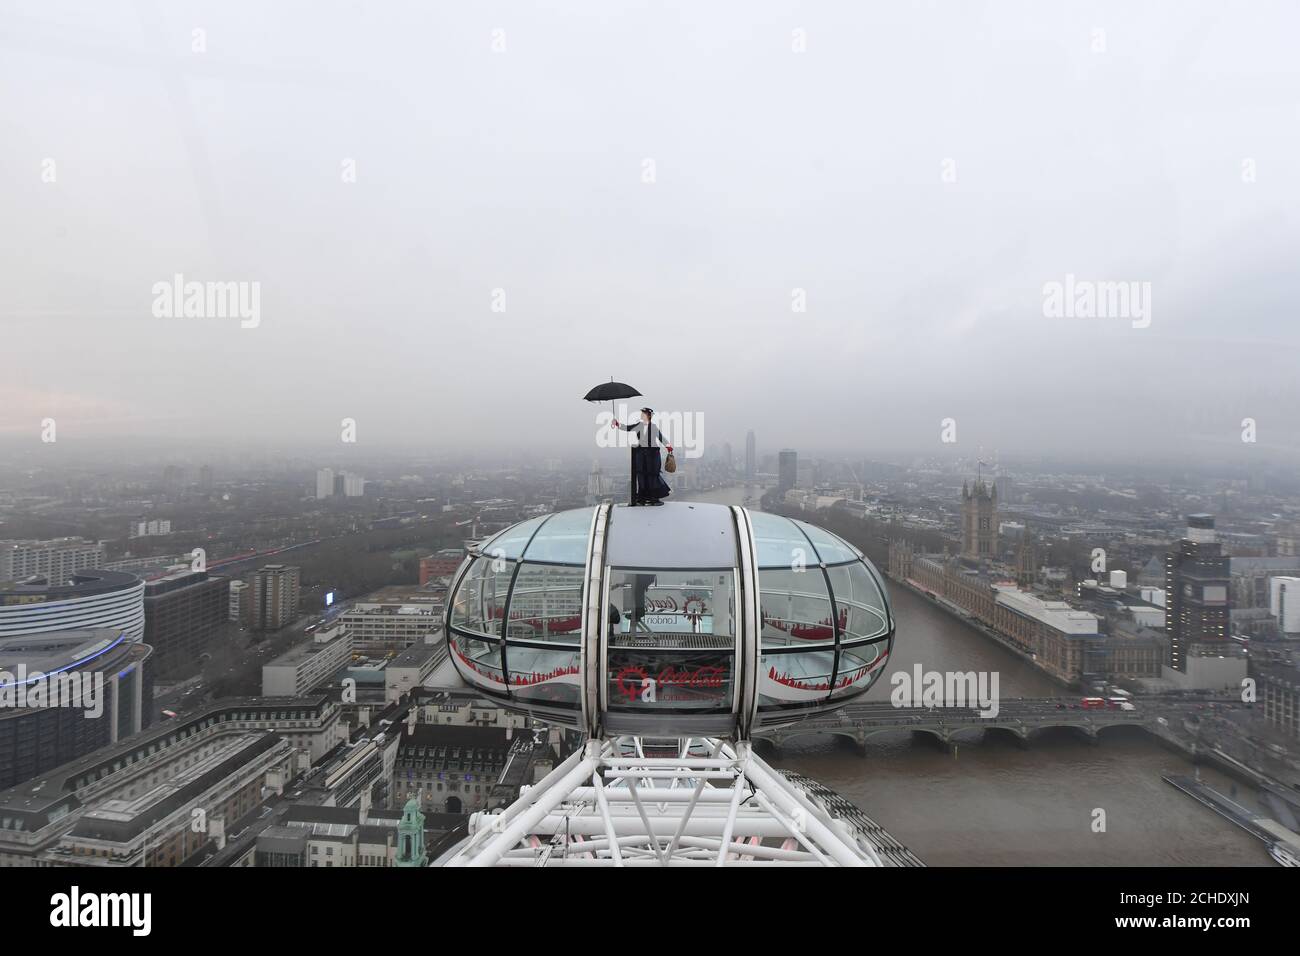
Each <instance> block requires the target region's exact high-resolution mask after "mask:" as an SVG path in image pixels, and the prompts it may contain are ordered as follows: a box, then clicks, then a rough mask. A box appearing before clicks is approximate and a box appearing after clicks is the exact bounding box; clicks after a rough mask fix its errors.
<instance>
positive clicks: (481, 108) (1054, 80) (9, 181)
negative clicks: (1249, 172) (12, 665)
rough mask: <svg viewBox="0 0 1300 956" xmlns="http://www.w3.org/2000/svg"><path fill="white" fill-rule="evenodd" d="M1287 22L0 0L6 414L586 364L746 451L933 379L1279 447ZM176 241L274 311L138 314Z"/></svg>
mask: <svg viewBox="0 0 1300 956" xmlns="http://www.w3.org/2000/svg"><path fill="white" fill-rule="evenodd" d="M535 6H537V7H544V9H535V8H534V7H535ZM1298 28H1300V8H1297V6H1296V5H1295V4H1294V3H1293V2H1277V3H1264V2H1252V3H1249V4H1234V3H1228V2H1226V0H1220V2H1205V3H1189V2H1184V0H1178V2H1174V0H1170V2H1165V3H1142V4H1133V3H1131V2H1116V3H1043V2H1019V3H1016V2H1001V3H987V4H981V3H973V2H957V0H953V2H944V3H902V2H898V3H873V4H857V3H849V2H822V3H807V4H798V3H776V2H733V3H700V2H683V3H619V2H611V3H597V2H595V0H591V2H587V3H548V4H539V5H532V4H524V3H478V2H475V3H398V2H382V0H375V2H365V3H361V2H355V3H351V2H334V3H323V2H283V0H278V2H271V0H258V2H252V0H220V2H217V0H213V2H162V0H138V2H120V0H100V2H94V3H92V2H85V3H81V4H76V3H61V2H54V0H36V2H15V0H5V2H4V3H3V4H0V144H3V148H0V222H3V228H2V229H0V323H2V326H3V329H2V331H3V335H2V337H0V437H3V439H4V440H6V441H8V442H11V443H12V442H31V443H36V442H39V433H40V422H41V420H42V419H44V418H47V417H52V418H54V419H55V420H56V421H57V422H58V428H59V441H60V443H65V442H75V441H78V440H83V439H84V440H91V439H104V438H106V437H111V436H123V437H148V438H151V439H157V438H171V437H175V438H178V439H179V438H185V439H189V440H194V439H195V438H196V437H199V438H203V437H210V438H211V439H212V440H214V441H215V440H222V441H238V440H240V439H248V440H252V441H258V442H277V441H281V442H284V443H286V445H287V444H289V443H295V444H309V445H310V444H317V443H320V444H326V443H329V442H333V441H337V436H338V434H339V423H340V420H341V419H343V418H345V417H349V418H353V419H355V420H356V421H357V423H358V437H359V441H360V442H370V443H374V444H376V445H405V446H410V447H416V448H422V449H428V448H430V447H484V448H490V447H500V446H503V445H507V444H514V445H519V446H521V447H529V448H532V447H537V448H543V447H555V448H557V449H564V450H571V449H580V448H581V447H582V446H583V444H584V443H586V444H590V443H591V435H592V433H593V422H594V418H593V415H594V412H595V411H596V409H593V408H592V407H591V406H589V405H586V404H585V403H583V402H581V401H580V400H579V399H580V397H581V395H582V394H583V393H584V392H585V391H586V390H587V389H588V388H589V387H590V386H592V385H595V384H596V383H598V382H601V381H606V380H608V379H609V377H610V376H613V377H615V378H617V379H619V380H621V381H626V382H630V383H631V384H633V385H635V386H637V387H638V388H639V389H640V390H641V391H642V392H643V393H644V394H645V396H646V400H647V401H649V402H650V403H651V404H653V405H655V406H656V407H657V408H662V409H672V410H679V411H684V412H690V413H693V414H699V415H701V416H703V419H704V422H705V425H704V428H705V437H706V440H708V441H710V442H713V441H716V442H722V441H730V442H732V443H733V445H734V446H735V450H736V452H737V453H741V452H742V450H743V441H744V434H745V431H746V429H749V428H753V429H755V431H757V432H758V433H759V441H760V446H761V451H765V452H770V451H771V450H773V449H774V448H776V447H780V446H785V445H791V446H796V447H800V446H802V447H809V446H817V447H823V448H835V447H843V448H844V449H846V450H848V451H852V452H854V453H863V452H869V451H871V450H873V449H878V448H879V449H915V450H917V451H931V452H939V451H940V450H942V447H943V446H941V445H940V422H941V420H942V419H944V418H948V417H952V418H954V419H956V421H957V436H958V443H959V446H960V449H961V450H962V451H965V452H967V453H969V452H972V451H973V450H974V448H975V447H976V446H983V447H996V448H999V449H1001V450H1003V451H1005V452H1007V453H1032V452H1034V451H1037V450H1041V451H1044V452H1048V451H1064V450H1072V451H1083V452H1089V451H1095V452H1096V453H1097V454H1106V455H1116V454H1130V455H1133V456H1135V457H1141V456H1143V455H1147V454H1154V453H1161V454H1165V453H1175V452H1185V453H1188V454H1192V455H1196V454H1199V453H1201V452H1202V451H1204V452H1205V453H1207V454H1209V453H1213V454H1214V455H1216V456H1223V455H1249V454H1257V453H1261V452H1263V453H1280V452H1288V451H1290V450H1291V449H1294V448H1295V447H1296V445H1297V423H1296V414H1295V413H1296V409H1297V408H1300V401H1298V399H1300V394H1298V393H1300V386H1297V379H1298V378H1300V376H1298V375H1297V368H1298V367H1300V363H1298V362H1297V358H1298V349H1297V346H1298V345H1300V334H1298V333H1297V331H1296V323H1297V318H1298V310H1297V303H1298V302H1300V278H1298V277H1297V269H1296V253H1297V250H1298V249H1300V241H1298V239H1300V236H1298V235H1297V233H1298V231H1300V225H1298V222H1297V209H1298V206H1297V199H1298V198H1300V184H1298V183H1297V176H1296V173H1297V171H1300V58H1297V57H1296V56H1295V36H1296V35H1297V29H1298ZM196 29H197V30H201V31H203V33H202V36H203V42H204V43H205V44H206V50H204V51H199V52H196V51H195V49H194V45H195V37H196V34H195V33H194V31H195V30H196ZM496 30H499V31H502V32H501V33H495V34H494V31H496ZM795 30H802V31H805V33H804V36H806V52H803V53H796V52H794V51H793V50H792V44H793V42H794V39H795V34H794V32H793V31H795ZM1097 31H1103V33H1101V34H1099V33H1098V32H1097ZM1099 37H1102V38H1103V42H1104V50H1102V51H1098V50H1097V49H1096V48H1097V46H1098V38H1099ZM502 40H504V45H505V49H504V52H496V51H494V49H493V45H494V42H495V43H496V44H497V45H498V46H499V45H500V43H501V42H502ZM647 159H650V160H653V162H654V167H655V173H656V181H655V182H654V183H653V184H647V183H645V182H643V181H642V180H643V171H644V168H645V167H644V161H645V160H647ZM50 160H53V165H52V167H51V165H50V163H49V161H50ZM348 160H351V161H353V162H354V163H355V167H354V168H355V182H346V181H344V176H343V169H344V164H345V162H346V161H348ZM949 160H951V161H952V162H951V163H947V161H949ZM1245 163H1249V164H1250V165H1251V166H1252V168H1253V170H1254V179H1253V181H1243V170H1244V169H1245V168H1246V167H1245V166H1244V165H1243V164H1245ZM51 168H52V169H53V170H54V173H55V175H54V181H52V182H50V181H45V180H46V179H47V178H48V170H50V169H51ZM953 169H955V172H956V180H955V182H954V181H945V178H944V173H945V171H946V170H947V171H951V170H953ZM43 173H45V174H46V175H45V176H44V177H43ZM949 178H951V177H949ZM178 273H179V274H182V275H183V276H184V277H185V279H186V280H187V281H200V282H206V281H215V282H249V283H251V282H257V283H259V284H260V296H261V299H260V324H258V326H257V327H256V328H241V327H240V321H239V319H238V318H218V317H204V318H185V317H170V318H169V317H156V316H155V315H154V314H153V312H152V311H151V306H152V305H153V303H154V294H153V292H152V291H151V290H152V289H153V288H154V286H155V284H156V283H159V282H170V281H172V278H173V276H174V275H176V274H178ZM1067 274H1073V275H1075V276H1076V277H1078V278H1080V279H1085V280H1101V281H1121V280H1131V281H1136V282H1149V283H1150V284H1151V297H1152V298H1151V323H1150V326H1149V327H1148V328H1133V327H1132V324H1131V323H1130V322H1129V321H1128V320H1127V319H1124V318H1118V319H1116V318H1109V319H1101V318H1094V319H1086V318H1063V319H1055V318H1046V317H1045V316H1044V314H1043V286H1044V283H1047V282H1052V281H1062V280H1064V278H1065V276H1066V275H1067ZM495 289H503V290H504V291H505V304H506V311H505V312H504V313H498V312H493V311H492V303H493V298H492V297H493V290H495ZM794 289H803V290H805V292H806V297H807V311H806V312H804V313H796V312H792V310H791V302H792V290H794ZM1244 417H1253V418H1254V419H1256V421H1257V423H1258V425H1257V427H1258V444H1257V446H1249V445H1244V444H1243V443H1241V442H1240V438H1239V436H1240V432H1241V424H1240V423H1241V420H1242V419H1243V418H1244Z"/></svg>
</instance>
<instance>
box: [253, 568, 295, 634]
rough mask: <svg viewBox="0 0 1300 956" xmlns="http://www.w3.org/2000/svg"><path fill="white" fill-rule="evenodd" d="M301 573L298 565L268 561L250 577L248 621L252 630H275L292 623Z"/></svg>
mask: <svg viewBox="0 0 1300 956" xmlns="http://www.w3.org/2000/svg"><path fill="white" fill-rule="evenodd" d="M300 574H301V571H300V569H299V568H295V567H289V566H287V565H283V564H268V565H265V566H264V567H260V568H258V569H257V570H256V571H254V572H253V573H252V574H251V575H250V576H249V579H248V586H249V590H250V591H251V593H252V597H251V599H250V601H249V623H250V624H251V625H252V627H253V629H254V630H257V631H278V630H279V629H280V628H282V627H284V626H285V625H286V624H291V623H293V620H294V619H295V618H296V617H297V616H298V597H299V592H300V588H301V583H300Z"/></svg>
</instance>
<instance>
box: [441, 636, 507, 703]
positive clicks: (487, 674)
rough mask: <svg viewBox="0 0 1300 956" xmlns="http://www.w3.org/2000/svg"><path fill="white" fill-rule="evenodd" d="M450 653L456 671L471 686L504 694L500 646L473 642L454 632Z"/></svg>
mask: <svg viewBox="0 0 1300 956" xmlns="http://www.w3.org/2000/svg"><path fill="white" fill-rule="evenodd" d="M450 644H451V652H452V654H453V655H455V658H456V669H457V670H458V671H460V673H461V675H462V676H463V677H464V678H465V679H466V680H467V681H469V683H471V684H475V685H477V686H479V687H482V688H483V689H485V690H488V691H491V692H493V693H495V694H498V695H499V694H504V693H505V692H506V680H505V674H504V672H503V671H502V670H501V645H500V644H495V643H493V642H491V641H480V640H475V639H474V638H472V637H465V636H464V635H463V634H457V633H455V632H453V633H452V635H451V640H450Z"/></svg>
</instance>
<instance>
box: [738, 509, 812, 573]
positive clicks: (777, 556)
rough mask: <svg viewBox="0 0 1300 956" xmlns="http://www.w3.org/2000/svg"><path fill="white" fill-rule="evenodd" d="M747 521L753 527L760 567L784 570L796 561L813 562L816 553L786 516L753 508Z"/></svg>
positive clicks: (796, 563)
mask: <svg viewBox="0 0 1300 956" xmlns="http://www.w3.org/2000/svg"><path fill="white" fill-rule="evenodd" d="M749 520H750V524H751V525H752V526H753V528H754V545H755V550H756V551H757V552H758V566H759V567H760V568H787V569H788V568H791V567H794V566H795V565H798V564H802V565H805V566H806V565H809V564H813V565H815V564H816V563H817V554H816V552H814V551H813V549H812V548H810V547H809V546H808V539H807V538H806V537H805V536H804V535H803V533H802V532H800V530H799V529H798V528H797V527H796V526H795V523H794V522H793V521H791V520H790V519H789V518H783V517H781V516H780V515H773V514H767V513H766V512H763V511H754V512H751V513H750V515H749Z"/></svg>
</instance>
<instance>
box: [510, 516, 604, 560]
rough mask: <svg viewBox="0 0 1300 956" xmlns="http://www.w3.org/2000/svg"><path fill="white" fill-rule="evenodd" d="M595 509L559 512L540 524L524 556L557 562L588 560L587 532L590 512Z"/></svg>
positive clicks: (589, 527)
mask: <svg viewBox="0 0 1300 956" xmlns="http://www.w3.org/2000/svg"><path fill="white" fill-rule="evenodd" d="M593 511H595V509H594V508H578V509H577V510H575V511H561V512H560V513H559V514H555V515H552V516H551V520H550V521H548V522H546V524H544V525H542V527H541V528H540V529H539V530H538V532H537V534H536V535H534V536H533V540H532V542H531V543H530V544H529V545H528V550H527V552H526V553H525V554H524V558H525V559H526V560H528V561H549V562H553V563H556V564H574V565H578V566H582V565H585V564H586V563H587V535H588V533H589V532H590V531H591V514H592V512H593Z"/></svg>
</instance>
